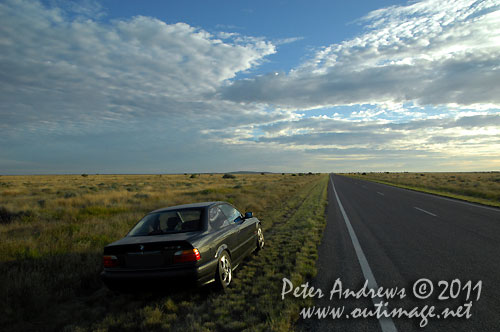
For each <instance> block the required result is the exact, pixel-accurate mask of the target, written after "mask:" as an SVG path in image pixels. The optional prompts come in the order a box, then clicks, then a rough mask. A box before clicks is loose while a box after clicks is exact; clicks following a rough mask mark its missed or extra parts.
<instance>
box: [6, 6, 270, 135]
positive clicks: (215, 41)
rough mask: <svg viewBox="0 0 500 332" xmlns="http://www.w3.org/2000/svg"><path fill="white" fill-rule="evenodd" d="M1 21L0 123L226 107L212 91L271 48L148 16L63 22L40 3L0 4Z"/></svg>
mask: <svg viewBox="0 0 500 332" xmlns="http://www.w3.org/2000/svg"><path fill="white" fill-rule="evenodd" d="M79 11H80V12H81V11H82V10H81V8H80V10H79ZM0 21H1V22H2V24H1V25H0V47H1V49H2V52H1V53H0V74H1V78H0V100H1V103H0V115H1V116H2V126H3V127H4V128H5V127H7V126H9V127H12V125H16V124H19V123H31V124H34V123H38V124H40V121H44V122H43V123H42V124H41V125H42V126H46V127H48V126H49V124H51V123H59V122H62V121H66V125H68V126H71V124H75V123H80V124H82V123H83V124H85V123H94V122H95V121H96V120H97V122H99V121H102V120H105V121H117V120H118V121H120V120H122V121H131V120H134V119H136V118H145V117H148V116H153V117H154V116H160V117H161V116H169V115H172V114H179V115H183V116H186V117H191V116H194V115H195V114H200V115H203V114H205V113H210V112H219V111H218V110H220V109H221V110H222V112H224V109H228V108H231V107H230V106H228V103H227V102H221V101H214V100H213V98H212V95H213V93H214V91H215V90H216V89H217V88H218V87H219V86H220V85H221V84H222V82H224V81H225V80H227V79H230V78H233V77H234V76H235V75H236V73H238V72H242V71H246V70H249V69H251V68H252V67H254V66H257V65H258V64H259V63H260V62H261V61H262V60H263V58H264V57H265V56H267V55H270V54H273V53H274V52H275V51H276V50H275V46H274V45H273V44H271V43H269V42H266V41H263V40H260V39H256V38H241V37H238V38H235V39H231V38H227V39H219V38H217V37H215V36H213V35H211V34H210V33H208V32H206V31H204V30H202V29H197V28H194V27H191V26H189V25H187V24H184V23H177V24H166V23H164V22H162V21H160V20H158V19H154V18H151V17H143V16H137V17H133V18H131V19H127V20H115V21H111V22H109V23H104V22H100V21H95V20H92V19H89V18H86V17H82V16H77V17H76V18H69V15H68V14H67V12H65V11H63V10H61V9H59V8H52V9H50V8H47V7H44V6H43V5H42V4H40V3H39V2H37V1H23V0H8V1H5V2H3V3H0ZM214 103H218V104H217V105H214ZM244 109H245V108H243V110H244Z"/></svg>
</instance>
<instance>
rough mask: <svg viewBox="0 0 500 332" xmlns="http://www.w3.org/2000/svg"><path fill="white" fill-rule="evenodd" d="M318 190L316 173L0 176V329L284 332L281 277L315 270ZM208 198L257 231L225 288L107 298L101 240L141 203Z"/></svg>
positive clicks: (132, 217) (144, 207) (141, 210)
mask: <svg viewBox="0 0 500 332" xmlns="http://www.w3.org/2000/svg"><path fill="white" fill-rule="evenodd" d="M326 185H327V176H325V175H321V176H314V175H310V176H291V175H290V174H285V175H282V174H265V175H261V174H251V175H250V174H245V175H240V174H239V175H236V178H234V179H223V178H222V174H213V175H210V174H202V175H199V176H196V177H192V176H191V174H189V175H89V176H87V177H82V176H80V175H61V176H2V177H0V194H1V195H0V218H1V219H0V222H1V224H0V239H1V241H0V296H1V297H2V302H1V303H0V328H2V329H5V328H7V329H8V330H10V329H18V330H54V329H57V330H61V329H65V330H75V331H79V330H109V329H120V330H137V329H146V330H150V329H156V328H160V329H174V330H177V329H183V330H188V331H198V330H205V331H219V330H226V331H229V330H241V329H243V328H249V327H250V326H255V329H257V330H269V329H274V330H284V329H286V328H287V327H289V326H290V324H291V323H292V321H293V320H292V314H291V311H290V308H292V307H293V306H294V304H293V303H281V301H280V299H279V294H280V293H279V292H280V290H279V286H281V278H282V277H290V276H291V277H294V278H296V279H297V280H300V279H301V278H306V277H309V276H311V275H313V274H314V273H315V270H314V267H313V265H314V261H315V257H316V256H315V255H316V246H317V244H318V243H319V240H320V237H321V236H320V234H321V229H322V227H323V225H324V218H323V217H324V216H323V213H324V207H325V205H324V204H325V202H326ZM212 200H224V201H229V202H231V203H233V204H234V205H235V206H236V207H237V208H239V209H240V210H241V211H243V212H244V211H253V212H254V214H255V216H257V217H258V218H259V219H260V220H262V221H263V226H264V232H265V234H266V240H267V244H266V245H267V248H266V250H264V251H263V252H262V253H261V254H259V255H258V256H256V257H254V258H252V259H250V260H249V261H248V262H246V263H245V264H244V265H243V266H242V268H241V269H239V270H238V271H237V275H236V279H235V283H234V285H233V287H232V288H231V290H230V291H229V294H213V293H209V294H208V295H207V294H204V292H200V291H199V290H195V291H182V292H179V293H177V294H173V295H171V296H170V295H162V296H157V295H154V294H143V295H119V296H117V295H113V294H112V293H110V292H109V291H108V290H107V289H105V288H104V287H103V286H102V284H101V282H100V280H99V277H98V275H99V272H100V270H101V268H102V267H101V253H102V249H103V247H104V245H106V244H108V243H110V242H112V241H115V240H117V239H119V238H121V237H123V236H124V235H125V234H126V233H127V231H128V230H129V229H130V228H131V227H132V225H133V224H134V223H135V222H136V221H137V220H138V219H140V218H141V217H142V216H143V215H144V214H145V213H147V212H149V211H151V210H153V209H156V208H160V207H164V206H171V205H176V204H183V203H190V202H200V201H212ZM304 229H307V230H309V231H310V232H309V234H307V233H306V232H304V231H303V230H304ZM310 234H312V236H309V235H310ZM283 247H286V248H287V250H286V253H283V252H282V251H283V250H282V248H283ZM276 262H279V264H278V265H276ZM270 289H274V290H275V291H276V294H270V293H269V290H270ZM221 308H225V309H221ZM221 310H222V311H221ZM224 310H225V311H224ZM287 313H288V314H287Z"/></svg>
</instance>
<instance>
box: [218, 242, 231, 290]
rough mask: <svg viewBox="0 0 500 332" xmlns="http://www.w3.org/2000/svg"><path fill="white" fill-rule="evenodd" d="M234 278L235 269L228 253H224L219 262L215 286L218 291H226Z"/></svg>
mask: <svg viewBox="0 0 500 332" xmlns="http://www.w3.org/2000/svg"><path fill="white" fill-rule="evenodd" d="M232 278H233V269H232V267H231V258H230V257H229V254H228V253H227V251H223V252H222V253H221V255H220V256H219V260H218V262H217V271H215V285H216V287H217V288H218V289H222V290H224V289H226V288H227V287H228V286H229V284H230V283H231V280H232Z"/></svg>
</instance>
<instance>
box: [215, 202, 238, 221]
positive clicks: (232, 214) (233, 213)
mask: <svg viewBox="0 0 500 332" xmlns="http://www.w3.org/2000/svg"><path fill="white" fill-rule="evenodd" d="M220 208H221V210H222V212H223V213H224V214H225V215H226V216H227V219H228V221H229V224H231V223H233V222H234V220H235V219H236V218H238V217H241V213H240V212H239V211H238V210H236V209H235V208H233V207H232V206H230V205H227V204H222V205H221V206H220Z"/></svg>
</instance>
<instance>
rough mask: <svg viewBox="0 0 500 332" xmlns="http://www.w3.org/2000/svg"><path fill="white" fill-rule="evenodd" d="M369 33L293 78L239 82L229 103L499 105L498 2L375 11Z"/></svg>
mask: <svg viewBox="0 0 500 332" xmlns="http://www.w3.org/2000/svg"><path fill="white" fill-rule="evenodd" d="M362 22H364V23H366V24H367V25H368V27H367V31H366V32H365V33H364V34H362V35H360V36H358V37H356V38H354V39H351V40H347V41H344V42H342V43H340V44H334V45H330V46H327V47H324V48H322V49H321V50H319V51H318V52H317V53H316V55H315V56H314V58H313V59H311V60H310V61H308V62H306V63H304V64H303V65H301V66H300V67H298V68H297V69H295V70H292V71H290V72H289V73H288V74H280V75H275V74H270V75H265V76H259V77H255V78H250V79H246V80H239V81H235V82H233V84H231V85H230V86H228V87H225V88H223V89H222V90H221V94H222V95H223V96H224V98H227V99H230V100H234V101H243V102H262V103H269V104H272V105H274V106H275V107H281V108H289V109H310V108H321V107H327V106H335V105H350V104H367V103H371V104H374V103H385V102H396V103H403V102H414V103H416V104H420V105H439V104H458V105H474V104H484V103H486V104H494V105H497V107H498V105H500V84H499V82H500V7H499V2H498V1H470V0H459V1H430V0H429V1H422V2H417V3H413V4H411V5H408V6H397V7H396V6H393V7H389V8H386V9H381V10H377V11H374V12H371V13H370V14H368V15H367V16H366V17H364V18H363V19H362Z"/></svg>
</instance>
